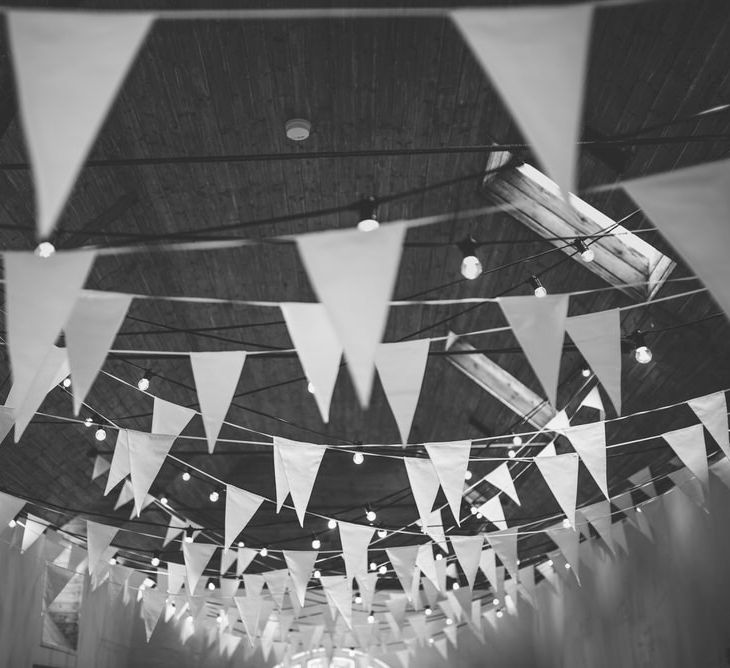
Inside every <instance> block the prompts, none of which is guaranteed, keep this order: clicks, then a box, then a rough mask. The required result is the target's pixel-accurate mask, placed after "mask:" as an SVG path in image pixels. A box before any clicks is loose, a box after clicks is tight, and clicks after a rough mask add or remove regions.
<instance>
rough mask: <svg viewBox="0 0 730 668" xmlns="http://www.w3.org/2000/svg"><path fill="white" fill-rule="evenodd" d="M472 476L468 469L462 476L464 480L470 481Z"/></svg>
mask: <svg viewBox="0 0 730 668" xmlns="http://www.w3.org/2000/svg"><path fill="white" fill-rule="evenodd" d="M473 475H474V474H473V473H472V472H471V471H470V470H469V469H467V470H466V473H465V474H464V480H471V479H472V476H473Z"/></svg>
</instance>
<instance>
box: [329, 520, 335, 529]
mask: <svg viewBox="0 0 730 668" xmlns="http://www.w3.org/2000/svg"><path fill="white" fill-rule="evenodd" d="M327 528H328V529H336V528H337V520H328V521H327Z"/></svg>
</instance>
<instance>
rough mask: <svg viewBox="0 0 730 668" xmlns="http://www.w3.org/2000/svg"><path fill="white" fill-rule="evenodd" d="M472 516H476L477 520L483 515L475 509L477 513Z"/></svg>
mask: <svg viewBox="0 0 730 668" xmlns="http://www.w3.org/2000/svg"><path fill="white" fill-rule="evenodd" d="M474 517H476V518H477V519H478V520H480V519H482V517H484V515H482V514H481V513H480V512H479V511H478V510H477V514H476V515H474Z"/></svg>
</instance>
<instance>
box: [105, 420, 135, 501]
mask: <svg viewBox="0 0 730 668" xmlns="http://www.w3.org/2000/svg"><path fill="white" fill-rule="evenodd" d="M128 475H129V434H128V433H127V430H126V429H120V430H119V433H118V435H117V442H116V445H115V446H114V455H113V456H112V463H111V468H110V469H109V476H108V477H107V479H106V489H105V490H104V496H106V495H107V494H109V492H111V491H112V490H113V489H114V488H115V487H116V486H117V485H118V484H119V483H120V482H122V480H124V478H126V477H127V476H128Z"/></svg>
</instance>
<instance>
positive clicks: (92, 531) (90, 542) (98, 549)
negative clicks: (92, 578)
mask: <svg viewBox="0 0 730 668" xmlns="http://www.w3.org/2000/svg"><path fill="white" fill-rule="evenodd" d="M118 531H119V527H112V526H108V525H107V524H99V523H98V522H92V521H91V520H86V549H87V550H88V552H89V573H90V574H91V575H93V574H94V573H95V572H96V570H97V568H98V567H99V565H100V563H101V560H102V558H103V556H104V553H105V552H106V550H107V548H108V547H109V546H110V545H111V544H112V540H114V536H116V535H117V532H118Z"/></svg>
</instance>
